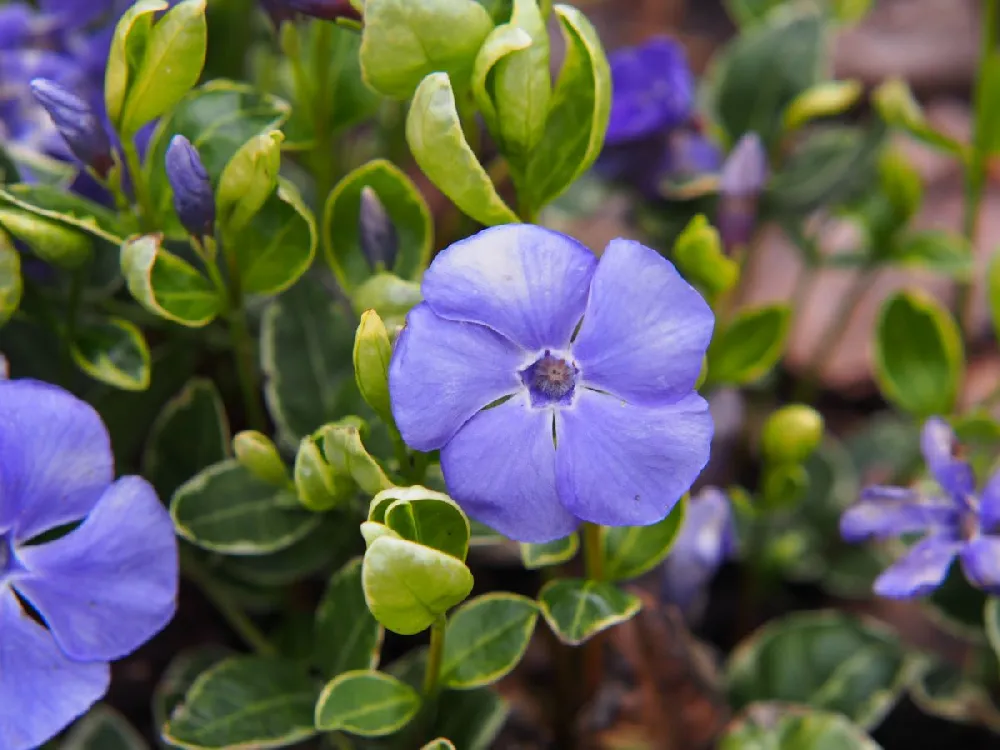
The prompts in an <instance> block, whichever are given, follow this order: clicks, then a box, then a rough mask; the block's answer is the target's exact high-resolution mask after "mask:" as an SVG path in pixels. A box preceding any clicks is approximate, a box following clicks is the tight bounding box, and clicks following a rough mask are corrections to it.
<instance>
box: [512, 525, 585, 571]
mask: <svg viewBox="0 0 1000 750" xmlns="http://www.w3.org/2000/svg"><path fill="white" fill-rule="evenodd" d="M579 549H580V537H579V535H578V534H576V533H575V532H574V533H572V534H570V535H569V536H567V537H564V538H562V539H556V540H555V541H554V542H545V543H544V544H522V545H521V563H522V564H523V565H524V567H526V568H527V569H528V570H537V569H538V568H548V567H551V566H553V565H562V564H563V563H565V562H569V561H570V560H572V559H573V558H574V557H576V553H577V552H578V551H579Z"/></svg>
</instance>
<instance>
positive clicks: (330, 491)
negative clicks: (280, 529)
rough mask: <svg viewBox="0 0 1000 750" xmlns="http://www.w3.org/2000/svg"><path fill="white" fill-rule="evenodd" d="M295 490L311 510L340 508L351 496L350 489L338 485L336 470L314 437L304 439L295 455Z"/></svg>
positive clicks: (300, 500) (340, 484) (341, 483)
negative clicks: (348, 496) (347, 497)
mask: <svg viewBox="0 0 1000 750" xmlns="http://www.w3.org/2000/svg"><path fill="white" fill-rule="evenodd" d="M294 481H295V490H296V492H297V493H298V496H299V502H300V503H302V504H303V505H304V506H305V507H306V508H308V509H309V510H314V511H325V510H330V509H331V508H334V507H336V506H337V505H339V504H340V501H341V500H342V499H344V498H345V497H346V495H347V493H348V491H349V490H348V487H347V486H345V485H344V483H343V482H338V481H337V477H336V475H335V473H334V470H333V468H332V467H331V466H330V465H329V464H328V463H327V462H326V459H325V458H324V457H323V452H322V451H321V450H320V447H319V445H317V442H316V439H315V438H313V437H307V438H303V439H302V442H301V443H299V452H298V454H297V455H296V456H295V470H294Z"/></svg>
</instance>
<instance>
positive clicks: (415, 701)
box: [316, 670, 420, 737]
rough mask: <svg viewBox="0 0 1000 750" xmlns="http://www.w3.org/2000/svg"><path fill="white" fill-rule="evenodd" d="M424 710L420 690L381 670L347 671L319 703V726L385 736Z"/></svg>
mask: <svg viewBox="0 0 1000 750" xmlns="http://www.w3.org/2000/svg"><path fill="white" fill-rule="evenodd" d="M419 710H420V696H419V695H417V691H416V690H414V689H413V688H411V687H410V686H409V685H407V684H406V683H404V682H400V681H399V680H397V679H396V678H395V677H391V676H389V675H387V674H383V673H381V672H372V671H367V670H358V671H353V672H345V673H344V674H342V675H340V676H339V677H336V678H335V679H334V680H333V681H332V682H330V683H329V684H328V685H327V686H326V687H325V688H323V692H322V693H321V694H320V697H319V702H318V703H317V704H316V726H317V727H318V728H319V729H320V730H322V731H324V732H333V731H337V730H342V731H345V732H350V733H351V734H356V735H360V736H362V737H382V736H385V735H387V734H392V733H393V732H396V731H398V730H400V729H402V728H403V727H405V726H406V725H407V724H408V723H409V722H410V720H411V719H412V718H413V717H414V716H416V715H417V711H419Z"/></svg>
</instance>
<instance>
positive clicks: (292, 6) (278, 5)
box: [263, 0, 361, 25]
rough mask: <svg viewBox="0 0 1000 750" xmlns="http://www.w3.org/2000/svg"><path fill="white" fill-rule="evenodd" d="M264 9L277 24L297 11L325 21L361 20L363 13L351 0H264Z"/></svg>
mask: <svg viewBox="0 0 1000 750" xmlns="http://www.w3.org/2000/svg"><path fill="white" fill-rule="evenodd" d="M263 2H264V9H265V10H266V11H267V12H268V13H269V14H270V16H271V18H272V19H273V20H274V22H275V25H279V24H280V23H281V22H282V21H288V20H291V19H292V18H294V16H295V14H296V13H301V14H302V15H304V16H312V17H313V18H321V19H323V20H325V21H335V20H336V19H338V18H349V19H351V20H353V21H360V20H361V13H360V12H359V11H358V10H357V9H355V7H354V6H353V5H352V4H351V2H350V0H263Z"/></svg>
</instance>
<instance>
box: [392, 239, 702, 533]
mask: <svg viewBox="0 0 1000 750" xmlns="http://www.w3.org/2000/svg"><path fill="white" fill-rule="evenodd" d="M422 291H423V298H424V302H422V303H421V304H419V305H417V307H415V308H414V309H413V310H411V311H410V314H409V315H408V317H407V322H406V327H405V328H404V329H403V331H402V333H401V334H400V337H399V339H398V341H397V344H396V349H395V351H394V353H393V357H392V361H391V363H390V366H389V391H390V395H391V398H392V409H393V414H394V416H395V418H396V423H397V425H398V427H399V429H400V432H401V433H402V436H403V439H404V440H405V441H406V442H407V443H408V444H409V445H410V446H412V447H413V448H415V449H417V450H420V451H432V450H437V449H440V451H441V469H442V472H443V474H444V479H445V484H446V485H447V487H448V490H449V492H450V494H451V495H452V497H453V498H454V499H455V500H456V501H457V502H458V503H459V504H460V505H461V506H462V507H463V508H464V509H465V511H466V512H467V513H468V514H469V515H470V516H471V517H473V518H475V519H476V520H478V521H480V522H482V523H484V524H486V525H488V526H491V527H492V528H494V529H495V530H496V531H498V532H500V533H501V534H504V535H506V536H507V537H509V538H511V539H516V540H518V541H522V542H545V541H551V540H554V539H559V538H561V537H564V536H566V535H567V534H569V533H570V532H571V531H572V530H573V529H575V528H576V527H577V526H578V525H579V524H580V522H581V521H590V522H592V523H597V524H603V525H607V526H633V525H634V526H641V525H648V524H652V523H656V522H657V521H659V520H661V519H663V518H664V517H665V516H666V515H667V514H668V513H669V512H670V510H671V509H672V508H673V507H674V505H675V504H676V503H677V500H678V499H679V498H680V497H681V496H682V495H683V494H684V493H685V492H686V491H687V490H688V489H689V488H690V486H691V484H692V482H694V480H695V479H696V478H697V476H698V475H699V473H700V472H701V470H702V469H703V468H704V466H705V464H706V462H707V461H708V455H709V448H710V443H711V439H712V418H711V416H710V415H709V411H708V404H707V403H706V402H705V400H704V399H703V398H702V397H701V396H699V395H698V394H697V393H696V392H695V391H694V386H695V383H696V382H697V380H698V376H699V373H700V371H701V364H702V358H703V357H704V355H705V351H706V349H707V347H708V343H709V340H710V339H711V336H712V327H713V325H714V317H713V314H712V311H711V309H710V308H709V306H708V305H707V304H706V302H705V300H704V299H703V298H702V297H701V295H699V294H698V292H696V291H695V290H694V289H693V288H692V287H691V286H690V285H689V284H688V283H687V282H686V281H684V279H683V278H681V276H680V275H679V274H678V273H677V271H676V269H675V268H674V267H673V266H672V265H671V264H670V263H669V262H668V261H667V260H665V259H664V258H663V257H662V256H660V255H659V254H657V253H656V252H654V251H653V250H650V249H649V248H647V247H644V246H643V245H641V244H639V243H638V242H632V241H629V240H615V241H613V242H612V243H611V244H610V245H608V247H607V249H606V250H605V251H604V253H603V255H602V256H601V259H600V262H598V260H597V258H596V257H595V256H594V254H593V253H591V252H590V250H588V249H587V248H586V247H584V246H583V245H581V244H580V243H579V242H577V241H576V240H574V239H572V238H570V237H567V236H566V235H563V234H560V233H558V232H553V231H550V230H547V229H543V228H541V227H537V226H531V225H525V224H517V225H507V226H500V227H493V228H491V229H486V230H484V231H482V232H480V233H479V234H477V235H474V236H473V237H470V238H469V239H466V240H463V241H461V242H457V243H455V244H454V245H452V246H451V247H449V248H447V249H446V250H444V251H443V252H442V253H441V254H440V255H438V257H437V258H436V259H435V260H434V262H433V263H432V264H431V267H430V268H429V269H428V270H427V273H426V274H425V275H424V279H423V285H422Z"/></svg>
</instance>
